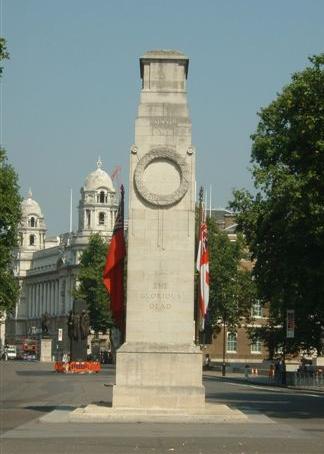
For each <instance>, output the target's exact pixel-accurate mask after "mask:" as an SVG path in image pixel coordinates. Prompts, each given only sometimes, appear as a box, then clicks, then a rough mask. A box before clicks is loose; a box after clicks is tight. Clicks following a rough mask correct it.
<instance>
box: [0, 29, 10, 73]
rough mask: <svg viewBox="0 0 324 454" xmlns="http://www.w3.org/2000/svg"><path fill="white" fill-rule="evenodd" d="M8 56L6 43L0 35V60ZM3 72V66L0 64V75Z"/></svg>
mask: <svg viewBox="0 0 324 454" xmlns="http://www.w3.org/2000/svg"><path fill="white" fill-rule="evenodd" d="M8 58H9V52H8V51H7V45H6V40H5V39H4V38H2V37H0V61H2V60H5V59H8ZM2 72H3V67H2V66H0V77H1V75H2Z"/></svg>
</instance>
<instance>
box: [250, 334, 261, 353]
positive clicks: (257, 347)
mask: <svg viewBox="0 0 324 454" xmlns="http://www.w3.org/2000/svg"><path fill="white" fill-rule="evenodd" d="M261 348H262V343H261V340H260V339H259V338H258V337H257V338H255V339H253V342H252V343H251V353H261Z"/></svg>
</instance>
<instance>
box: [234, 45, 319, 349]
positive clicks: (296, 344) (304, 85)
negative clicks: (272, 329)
mask: <svg viewBox="0 0 324 454" xmlns="http://www.w3.org/2000/svg"><path fill="white" fill-rule="evenodd" d="M309 60H310V63H311V65H310V66H309V67H307V68H306V69H305V70H304V71H301V72H298V73H296V74H294V75H293V76H292V80H291V82H290V84H289V85H287V86H286V87H285V88H284V89H283V90H282V92H281V93H280V94H278V96H277V98H276V99H275V100H274V101H273V102H272V103H271V104H270V105H269V106H267V107H265V108H263V109H261V111H260V112H259V117H260V121H259V124H258V127H257V130H256V132H255V134H253V135H252V136H251V138H252V155H251V162H252V176H253V180H254V185H255V188H256V191H255V194H251V193H249V192H248V191H246V190H240V191H235V192H234V200H233V201H232V202H231V204H230V206H231V208H232V209H234V211H235V212H236V213H237V220H238V224H239V228H240V230H241V231H242V232H244V234H245V237H246V239H247V242H248V245H249V248H250V251H251V253H252V257H253V258H254V259H255V260H256V265H255V268H254V275H255V278H256V283H257V286H258V293H259V296H260V297H261V298H262V299H263V301H268V302H270V304H271V305H270V315H271V323H272V324H273V325H276V324H278V323H279V324H281V325H282V326H284V323H285V313H286V309H287V308H289V309H295V313H296V329H295V339H294V340H292V341H290V342H289V344H288V346H287V349H288V350H291V351H297V350H298V349H299V348H305V349H313V348H315V349H317V350H318V351H319V352H320V351H321V350H322V348H323V345H322V342H321V336H323V328H324V305H323V301H324V259H323V257H324V54H321V55H318V56H314V57H312V58H310V59H309Z"/></svg>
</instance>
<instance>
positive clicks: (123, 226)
mask: <svg viewBox="0 0 324 454" xmlns="http://www.w3.org/2000/svg"><path fill="white" fill-rule="evenodd" d="M120 197H121V225H122V229H123V230H122V232H123V235H124V232H125V219H124V201H125V189H124V185H123V184H122V185H121V186H120ZM124 264H125V259H123V261H122V265H121V267H122V273H123V278H124ZM123 304H124V316H123V330H122V333H121V341H122V343H124V342H125V341H126V308H125V293H124V301H123Z"/></svg>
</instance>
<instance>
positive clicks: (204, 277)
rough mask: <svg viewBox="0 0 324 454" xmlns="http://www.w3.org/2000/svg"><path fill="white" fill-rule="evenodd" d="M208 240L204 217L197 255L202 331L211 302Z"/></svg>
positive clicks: (200, 227) (200, 228)
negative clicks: (209, 302)
mask: <svg viewBox="0 0 324 454" xmlns="http://www.w3.org/2000/svg"><path fill="white" fill-rule="evenodd" d="M207 238H208V233H207V223H206V220H205V219H204V216H203V217H202V220H201V222H200V226H199V238H198V241H199V243H198V254H197V271H198V273H199V310H200V318H201V322H202V323H201V328H202V329H204V325H205V317H206V314H207V309H208V301H209V258H208V241H207Z"/></svg>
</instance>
